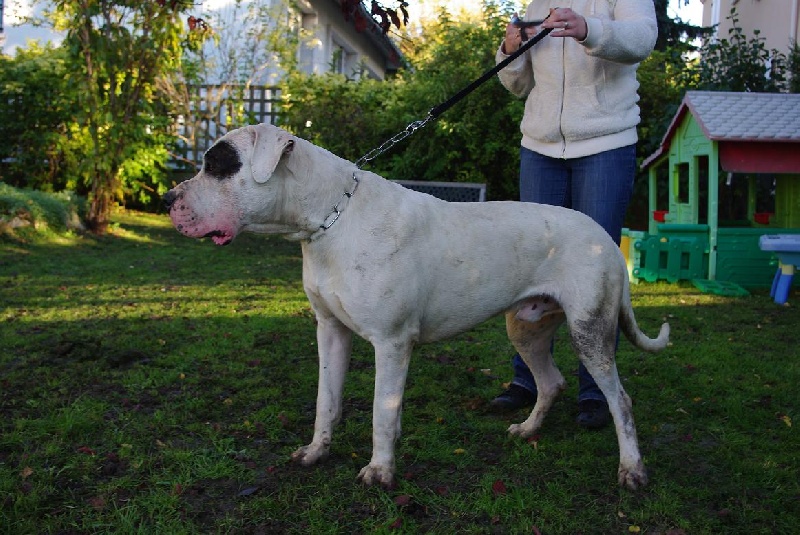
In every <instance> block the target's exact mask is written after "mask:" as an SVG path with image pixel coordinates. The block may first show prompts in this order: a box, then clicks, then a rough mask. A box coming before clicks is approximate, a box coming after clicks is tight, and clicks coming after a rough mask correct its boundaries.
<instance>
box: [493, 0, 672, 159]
mask: <svg viewBox="0 0 800 535" xmlns="http://www.w3.org/2000/svg"><path fill="white" fill-rule="evenodd" d="M551 7H569V8H571V9H572V10H573V11H575V12H576V13H580V14H581V15H583V16H584V17H585V18H586V24H587V27H588V30H589V31H588V34H587V35H586V39H585V40H583V41H582V42H579V41H577V40H575V39H573V38H572V37H566V38H564V37H552V36H550V35H548V36H547V37H545V38H544V39H542V41H541V42H539V43H537V44H536V45H534V46H533V47H532V48H530V49H528V51H527V52H525V53H524V54H523V55H521V56H520V57H518V58H517V59H515V60H514V61H513V62H511V63H510V64H509V65H508V66H506V67H505V68H504V69H502V70H501V71H500V72H499V73H498V76H499V78H500V82H501V83H502V84H503V85H504V86H505V87H506V88H507V89H508V90H509V91H510V92H511V93H513V94H514V95H516V96H518V97H521V98H523V97H526V100H525V114H524V115H523V117H522V122H521V124H520V130H521V131H522V146H523V147H526V148H528V149H530V150H532V151H535V152H538V153H540V154H543V155H545V156H550V157H554V158H578V157H581V156H588V155H591V154H597V153H599V152H603V151H606V150H611V149H616V148H619V147H624V146H627V145H632V144H634V143H636V141H637V135H636V125H637V124H639V106H638V105H637V102H638V101H639V95H638V92H637V91H638V89H639V82H638V81H637V80H636V69H637V67H638V64H639V62H640V61H642V60H643V59H645V58H646V57H647V56H648V55H649V54H650V52H651V51H652V50H653V46H654V45H655V42H656V37H657V36H658V27H657V25H656V15H655V9H654V8H653V0H561V1H558V0H533V1H532V2H531V3H530V4H529V5H528V9H527V11H526V13H525V20H533V19H542V18H544V17H546V16H547V14H548V13H549V12H550V8H551ZM507 57H508V56H507V55H506V54H504V53H503V50H502V45H501V46H500V48H499V49H498V51H497V56H496V60H497V63H499V62H501V61H503V60H504V59H506V58H507Z"/></svg>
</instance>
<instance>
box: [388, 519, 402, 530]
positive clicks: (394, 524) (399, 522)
mask: <svg viewBox="0 0 800 535" xmlns="http://www.w3.org/2000/svg"><path fill="white" fill-rule="evenodd" d="M402 527H403V519H402V518H399V517H398V518H397V519H396V520H395V521H394V522H392V523H391V524H389V529H400V528H402Z"/></svg>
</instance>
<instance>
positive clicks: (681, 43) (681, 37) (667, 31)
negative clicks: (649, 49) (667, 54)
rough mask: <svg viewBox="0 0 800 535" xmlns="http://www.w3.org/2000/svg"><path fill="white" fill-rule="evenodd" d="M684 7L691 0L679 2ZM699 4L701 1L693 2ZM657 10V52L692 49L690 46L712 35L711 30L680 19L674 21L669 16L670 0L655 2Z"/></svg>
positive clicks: (657, 0) (655, 0)
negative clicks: (696, 40) (699, 39)
mask: <svg viewBox="0 0 800 535" xmlns="http://www.w3.org/2000/svg"><path fill="white" fill-rule="evenodd" d="M678 1H679V2H683V4H684V5H688V4H689V0H678ZM693 1H694V2H699V1H700V0H693ZM654 2H655V10H656V21H657V23H658V39H657V40H656V50H658V51H662V52H663V51H666V50H667V49H668V48H673V49H674V48H678V49H682V50H683V49H692V48H693V47H692V45H691V44H690V43H691V42H692V41H694V40H695V39H698V38H703V37H706V36H709V35H711V32H712V31H713V30H712V29H711V28H703V27H702V26H694V25H692V24H689V23H687V22H684V21H682V20H681V19H680V18H676V19H673V18H671V17H670V16H669V14H667V7H668V6H669V0H654Z"/></svg>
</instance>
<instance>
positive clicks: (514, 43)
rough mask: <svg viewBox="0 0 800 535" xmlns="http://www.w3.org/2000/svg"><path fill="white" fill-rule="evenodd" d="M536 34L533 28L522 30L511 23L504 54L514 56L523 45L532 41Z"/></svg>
mask: <svg viewBox="0 0 800 535" xmlns="http://www.w3.org/2000/svg"><path fill="white" fill-rule="evenodd" d="M515 15H516V14H515ZM534 33H535V28H533V27H530V28H520V27H519V26H517V25H515V24H514V23H513V22H509V23H508V26H506V37H505V39H503V53H505V54H513V53H514V52H516V51H517V50H519V47H521V46H522V43H523V42H524V41H527V40H528V39H530V38H531V36H532V35H533V34H534ZM523 34H524V35H525V39H524V41H523V39H522V35H523Z"/></svg>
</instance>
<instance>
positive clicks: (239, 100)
mask: <svg viewBox="0 0 800 535" xmlns="http://www.w3.org/2000/svg"><path fill="white" fill-rule="evenodd" d="M279 114H280V89H278V88H277V87H274V86H255V85H251V86H241V85H203V86H198V87H196V88H192V89H191V90H190V106H189V112H188V113H187V114H185V115H181V116H179V117H178V120H177V125H176V126H177V132H178V135H179V136H180V139H181V141H180V143H179V145H178V147H177V151H176V152H177V153H176V154H175V156H174V157H173V158H172V159H171V160H170V162H169V165H170V167H171V168H172V169H174V170H175V171H194V170H195V169H196V168H197V167H198V166H199V165H200V164H201V162H202V159H203V153H205V151H206V150H208V148H209V147H210V146H211V145H212V144H213V143H214V141H215V140H216V139H217V138H219V137H220V136H222V135H224V134H225V133H226V132H228V131H229V130H233V129H235V128H239V127H240V126H244V125H247V124H256V123H271V124H275V123H276V122H277V120H278V116H279Z"/></svg>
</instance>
